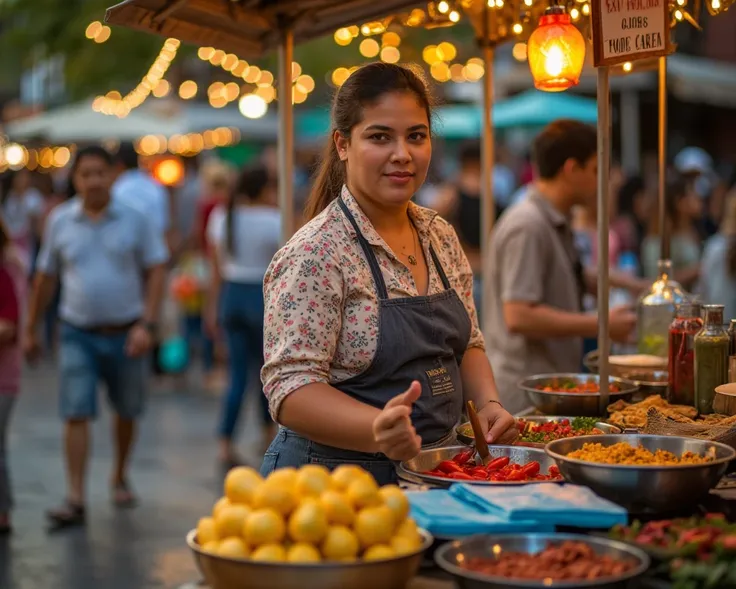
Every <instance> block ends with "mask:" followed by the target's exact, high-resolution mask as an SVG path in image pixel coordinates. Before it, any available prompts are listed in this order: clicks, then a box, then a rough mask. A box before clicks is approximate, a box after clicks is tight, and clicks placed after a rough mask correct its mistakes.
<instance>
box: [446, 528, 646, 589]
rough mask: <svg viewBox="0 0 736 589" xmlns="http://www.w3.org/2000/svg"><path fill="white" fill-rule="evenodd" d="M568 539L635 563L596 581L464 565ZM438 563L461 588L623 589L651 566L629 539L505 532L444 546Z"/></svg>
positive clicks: (474, 537)
mask: <svg viewBox="0 0 736 589" xmlns="http://www.w3.org/2000/svg"><path fill="white" fill-rule="evenodd" d="M565 540H572V541H575V542H584V543H585V544H587V545H588V546H590V547H591V548H592V549H593V550H594V551H595V552H596V553H597V554H599V555H602V556H603V555H605V556H610V557H612V558H616V559H622V560H623V559H627V560H631V561H632V562H633V563H635V566H634V567H633V568H632V569H631V570H630V571H628V572H627V573H625V574H623V575H621V576H619V577H608V578H605V579H598V580H595V581H588V580H581V581H549V580H547V581H545V580H539V581H537V580H531V579H509V578H507V577H492V576H490V575H484V574H482V573H477V572H473V571H469V570H467V569H465V568H463V567H462V566H461V565H462V563H463V562H467V561H468V559H471V558H477V557H484V558H494V557H497V556H500V555H501V554H503V553H504V552H527V553H537V552H540V551H541V550H544V549H545V548H546V547H547V545H548V544H549V543H550V542H554V543H559V542H564V541H565ZM434 558H435V561H436V562H437V565H438V566H439V567H440V568H442V569H444V570H445V571H447V572H448V573H450V574H451V575H452V576H453V577H454V578H455V582H456V583H457V584H458V586H459V587H460V589H507V588H509V587H527V588H540V589H541V588H543V587H557V588H563V587H564V588H573V587H576V588H584V587H591V588H592V587H595V589H619V588H621V589H623V588H625V587H626V585H627V583H628V582H629V581H631V580H632V579H635V578H636V577H639V576H641V575H642V574H644V572H646V570H647V568H648V567H649V563H650V560H649V557H648V556H647V554H646V553H645V552H644V551H643V550H641V549H640V548H637V547H635V546H631V545H630V544H627V543H625V542H618V541H616V540H609V539H608V538H596V537H592V536H583V535H579V534H504V535H498V536H488V535H481V536H472V537H470V538H465V539H463V540H457V541H455V542H450V543H448V544H445V545H444V546H441V547H440V548H439V549H438V550H437V552H435V556H434Z"/></svg>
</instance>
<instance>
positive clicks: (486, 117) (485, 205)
mask: <svg viewBox="0 0 736 589" xmlns="http://www.w3.org/2000/svg"><path fill="white" fill-rule="evenodd" d="M491 13H492V11H491V10H490V8H489V7H488V3H487V2H484V3H483V23H484V24H483V39H481V41H480V43H481V49H482V51H483V65H484V67H485V75H484V76H483V133H482V150H481V152H482V155H481V157H482V158H483V159H482V162H481V205H480V211H481V235H480V248H481V258H480V259H481V293H482V297H481V306H482V311H481V310H480V309H479V311H481V316H482V320H483V321H484V322H485V321H488V318H489V317H490V316H491V312H492V309H491V302H492V301H491V296H490V289H489V288H488V275H487V273H486V271H487V261H488V256H489V251H488V247H489V243H490V240H491V230H492V229H493V221H494V219H495V214H496V207H495V204H494V200H493V165H494V157H495V156H494V144H493V57H494V50H493V45H491V22H490V19H491V18H492V14H491Z"/></svg>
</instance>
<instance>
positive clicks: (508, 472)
mask: <svg viewBox="0 0 736 589" xmlns="http://www.w3.org/2000/svg"><path fill="white" fill-rule="evenodd" d="M488 451H489V452H490V454H491V461H490V462H489V463H488V464H487V465H483V463H482V461H481V460H480V458H479V457H478V455H477V453H476V452H475V449H474V448H468V447H466V446H448V447H446V448H434V449H427V450H422V451H421V452H420V453H419V455H418V456H416V457H415V458H413V459H412V460H408V461H406V462H402V463H401V465H400V466H399V475H401V474H403V473H406V474H408V475H409V477H407V478H415V479H421V480H422V481H424V482H426V483H430V484H433V485H439V486H449V485H451V484H452V483H457V482H463V483H470V484H475V485H528V484H530V483H549V482H562V481H563V479H562V475H561V474H560V471H559V469H558V468H557V465H556V464H555V462H554V461H553V460H551V459H550V458H549V456H547V454H546V453H545V452H544V450H540V449H538V448H528V447H524V446H489V447H488ZM402 471H403V473H402Z"/></svg>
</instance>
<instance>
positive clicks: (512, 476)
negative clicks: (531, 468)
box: [506, 470, 527, 481]
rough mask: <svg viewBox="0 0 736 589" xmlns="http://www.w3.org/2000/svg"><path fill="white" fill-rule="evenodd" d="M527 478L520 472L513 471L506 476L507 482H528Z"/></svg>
mask: <svg viewBox="0 0 736 589" xmlns="http://www.w3.org/2000/svg"><path fill="white" fill-rule="evenodd" d="M526 478H527V477H526V475H525V474H524V473H523V472H522V471H520V470H514V471H511V472H510V473H509V474H508V475H506V480H507V481H523V480H526Z"/></svg>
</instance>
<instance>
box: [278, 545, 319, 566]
mask: <svg viewBox="0 0 736 589" xmlns="http://www.w3.org/2000/svg"><path fill="white" fill-rule="evenodd" d="M286 560H288V561H289V562H319V561H320V560H322V556H321V555H320V553H319V550H317V549H316V548H315V547H314V546H312V545H311V544H307V543H306V542H297V543H296V544H293V545H292V546H290V547H289V549H288V550H287V551H286Z"/></svg>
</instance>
